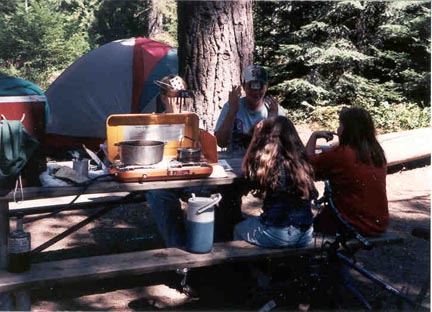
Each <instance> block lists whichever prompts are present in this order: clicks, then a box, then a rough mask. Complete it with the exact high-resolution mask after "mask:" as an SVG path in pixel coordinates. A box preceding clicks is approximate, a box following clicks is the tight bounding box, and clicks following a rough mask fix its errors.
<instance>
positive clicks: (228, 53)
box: [178, 0, 254, 131]
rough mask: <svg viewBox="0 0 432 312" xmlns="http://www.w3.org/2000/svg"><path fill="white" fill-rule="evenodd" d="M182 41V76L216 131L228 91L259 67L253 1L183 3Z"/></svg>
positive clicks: (206, 123) (198, 108)
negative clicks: (252, 66) (244, 74)
mask: <svg viewBox="0 0 432 312" xmlns="http://www.w3.org/2000/svg"><path fill="white" fill-rule="evenodd" d="M178 41H179V49H178V57H179V73H180V75H182V76H183V77H184V79H185V80H186V82H187V83H188V86H189V88H190V89H191V90H193V91H194V92H193V95H194V109H195V112H196V113H198V115H199V116H200V118H201V119H202V120H203V123H204V127H205V128H206V129H207V130H209V131H213V129H214V126H215V123H216V120H217V117H218V116H219V112H220V109H221V108H222V106H223V104H224V103H225V102H226V101H227V100H228V92H229V91H230V90H231V88H232V86H233V85H239V84H240V83H241V74H242V71H243V69H244V68H246V67H247V66H248V65H250V64H252V62H253V50H254V33H253V20H252V1H250V0H237V1H179V2H178Z"/></svg>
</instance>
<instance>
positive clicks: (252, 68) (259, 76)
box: [243, 65, 268, 89]
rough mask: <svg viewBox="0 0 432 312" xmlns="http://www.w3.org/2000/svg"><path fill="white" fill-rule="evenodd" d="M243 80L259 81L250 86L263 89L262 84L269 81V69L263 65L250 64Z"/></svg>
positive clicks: (248, 81)
mask: <svg viewBox="0 0 432 312" xmlns="http://www.w3.org/2000/svg"><path fill="white" fill-rule="evenodd" d="M243 81H244V82H245V83H251V82H259V83H252V84H250V87H251V88H252V89H261V87H262V86H261V84H263V83H267V82H268V75H267V71H266V70H265V68H264V67H262V66H259V65H249V66H248V67H246V69H245V71H244V73H243Z"/></svg>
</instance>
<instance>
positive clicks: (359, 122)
mask: <svg viewBox="0 0 432 312" xmlns="http://www.w3.org/2000/svg"><path fill="white" fill-rule="evenodd" d="M339 121H340V123H341V124H342V126H343V130H342V135H341V136H340V138H339V143H340V145H348V146H350V147H351V148H352V149H354V150H355V152H356V156H357V160H358V161H360V162H362V163H365V164H370V163H371V162H372V163H373V164H374V165H375V166H376V167H382V166H384V165H386V164H387V160H386V157H385V154H384V150H383V149H382V147H381V145H380V144H379V143H378V140H377V139H376V131H375V126H374V123H373V120H372V117H371V115H370V114H369V112H368V111H367V110H365V109H363V108H360V107H351V108H343V109H342V111H341V113H340V115H339Z"/></svg>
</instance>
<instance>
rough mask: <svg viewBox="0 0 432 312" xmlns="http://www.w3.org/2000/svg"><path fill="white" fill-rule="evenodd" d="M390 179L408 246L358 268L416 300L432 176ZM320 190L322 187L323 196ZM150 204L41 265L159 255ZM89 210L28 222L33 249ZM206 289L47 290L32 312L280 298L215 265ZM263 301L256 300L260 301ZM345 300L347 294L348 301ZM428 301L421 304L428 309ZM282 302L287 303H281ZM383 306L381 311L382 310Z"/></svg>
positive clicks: (158, 283) (160, 280) (72, 241)
mask: <svg viewBox="0 0 432 312" xmlns="http://www.w3.org/2000/svg"><path fill="white" fill-rule="evenodd" d="M393 171H394V172H392V173H391V174H389V175H388V178H387V191H388V198H389V206H390V215H391V224H390V229H391V230H392V231H395V232H398V233H399V234H400V235H401V236H402V237H403V238H404V239H405V240H404V244H403V245H395V246H386V247H380V248H376V249H373V250H371V251H362V252H359V253H357V261H358V263H359V264H360V265H362V266H364V267H365V268H367V269H368V270H370V271H371V272H373V273H375V274H377V276H379V277H380V278H382V279H384V280H386V281H388V282H389V283H391V284H392V285H393V286H394V287H395V288H397V289H400V290H403V291H404V292H405V293H407V294H409V295H410V296H412V297H416V296H417V295H418V294H419V292H420V289H421V287H422V286H427V294H429V288H428V287H429V285H430V243H429V241H427V240H424V239H421V238H418V237H414V236H412V235H411V231H412V230H413V229H414V228H417V227H427V228H430V208H431V202H430V195H431V184H430V181H431V178H432V177H431V171H430V165H429V164H420V165H418V164H417V167H415V168H402V167H400V168H397V169H395V170H393ZM322 186H323V185H322V184H320V183H318V188H319V189H320V190H322V189H323V187H322ZM144 206H145V204H139V205H138V204H135V205H128V206H120V207H117V208H115V209H114V210H113V211H111V212H110V213H109V214H107V215H105V216H104V217H102V218H100V219H98V220H96V221H94V222H92V223H90V224H88V225H87V226H85V227H84V228H82V229H80V230H79V231H77V232H75V233H73V234H72V235H70V236H68V237H67V238H66V239H63V240H61V241H60V242H58V243H56V244H55V245H53V246H51V247H50V248H48V249H47V250H45V251H44V252H43V253H42V254H41V256H40V258H39V259H36V261H39V260H43V259H55V258H68V257H75V256H78V255H80V256H82V255H92V254H97V253H104V252H108V251H114V252H118V251H127V250H137V249H143V248H157V247H160V246H161V242H160V240H159V238H158V236H157V234H156V232H155V231H154V225H153V223H152V220H151V217H150V216H149V212H148V209H145V207H144ZM243 206H244V213H245V214H253V215H256V214H259V207H260V205H259V202H258V201H257V200H255V199H254V198H253V197H251V196H248V197H245V198H244V205H243ZM89 213H91V212H89V210H86V211H84V210H77V211H69V212H63V213H60V214H58V215H57V216H56V217H55V218H45V219H42V220H39V221H36V222H32V223H28V224H26V226H25V230H26V231H30V232H31V233H32V246H33V248H34V247H36V246H39V245H40V244H42V243H43V242H44V241H46V240H47V239H49V238H51V237H52V236H53V235H54V234H55V233H60V232H62V231H64V230H65V229H67V228H68V227H69V226H70V225H71V224H75V223H77V222H79V221H81V220H83V219H84V218H85V217H86V216H87V215H88V214H89ZM194 274H195V277H198V279H199V283H198V285H200V287H199V289H198V290H199V297H198V298H191V297H188V296H186V295H184V294H182V293H179V292H178V291H176V290H175V289H174V287H175V286H176V285H178V284H179V282H180V277H179V275H177V274H175V272H167V273H163V274H162V273H159V274H149V275H145V276H141V277H137V278H127V279H124V280H115V281H104V282H103V283H99V284H90V283H87V282H86V281H82V283H80V284H79V285H72V286H68V287H64V288H56V289H43V290H41V291H37V292H34V293H32V302H33V306H32V309H33V310H39V311H78V310H79V311H99V310H112V311H114V310H115V311H153V310H171V311H173V310H182V311H185V310H195V311H204V310H205V311H210V310H218V311H220V310H231V311H244V310H252V311H257V310H258V309H259V308H260V307H261V306H262V305H263V304H265V303H266V302H268V301H269V300H271V299H276V297H275V296H277V294H276V293H268V294H261V296H255V298H252V299H253V300H249V299H251V298H250V295H251V293H250V292H248V290H250V284H247V283H246V282H245V280H244V276H243V275H242V274H240V273H238V272H237V270H236V269H235V268H233V267H229V266H216V267H210V268H204V269H199V270H198V269H197V270H196V271H195V273H194ZM353 281H354V282H355V283H356V285H358V286H359V289H361V291H362V292H364V294H365V295H366V297H367V298H368V299H369V301H370V302H371V303H373V304H376V305H377V306H378V307H379V308H380V309H387V310H388V309H391V308H393V307H395V306H396V305H397V303H395V302H394V299H393V298H392V297H391V296H389V295H388V294H387V293H386V292H384V291H382V290H380V288H379V287H377V286H375V285H373V284H372V283H371V282H370V281H368V280H365V279H364V278H361V277H359V276H357V275H353ZM255 295H256V294H255ZM344 296H345V295H344ZM345 299H346V300H344V301H346V302H344V306H343V307H342V310H350V311H352V310H356V311H357V310H360V309H361V308H362V306H361V305H359V303H358V302H357V301H356V300H355V299H353V298H351V299H350V297H349V295H346V298H345ZM429 300H430V298H429V295H427V296H426V298H425V299H424V300H423V301H422V304H423V305H424V306H425V307H427V308H429V306H430V305H429ZM276 302H277V306H276V308H275V309H274V311H287V310H289V308H288V305H286V302H285V301H278V300H276ZM279 302H282V303H279ZM375 307H376V306H375ZM408 310H409V309H408Z"/></svg>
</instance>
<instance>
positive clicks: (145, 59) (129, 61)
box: [46, 38, 178, 146]
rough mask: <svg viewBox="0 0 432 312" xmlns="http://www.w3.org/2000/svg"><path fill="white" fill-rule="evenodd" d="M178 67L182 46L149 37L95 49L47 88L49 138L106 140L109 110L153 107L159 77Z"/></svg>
mask: <svg viewBox="0 0 432 312" xmlns="http://www.w3.org/2000/svg"><path fill="white" fill-rule="evenodd" d="M177 69H178V61H177V50H176V49H175V48H173V47H170V46H168V45H166V44H164V43H160V42H156V41H153V40H151V39H148V38H130V39H123V40H116V41H113V42H110V43H108V44H105V45H102V46H100V47H98V48H96V49H94V50H92V51H90V52H89V53H87V54H85V55H84V56H82V57H81V58H79V59H78V60H77V61H75V62H74V63H73V64H72V65H71V66H69V67H68V68H67V69H66V70H65V71H64V72H63V73H62V74H61V75H60V76H59V77H58V78H57V79H56V80H55V81H54V82H53V83H52V84H51V85H50V87H49V88H48V90H47V91H46V96H47V99H48V103H49V106H50V117H49V120H48V122H47V125H46V132H47V143H48V144H51V145H59V144H60V145H61V146H63V145H66V144H70V143H71V142H75V143H79V142H81V143H85V142H87V143H88V142H89V141H91V140H93V142H94V141H95V140H96V141H99V142H102V141H103V140H104V139H105V137H106V125H105V123H106V119H107V117H108V116H109V115H111V114H128V113H151V112H153V110H154V108H152V107H149V106H148V103H149V102H150V101H151V99H152V98H153V97H154V96H156V95H157V94H158V92H159V88H158V86H156V85H155V84H154V83H153V81H154V80H158V79H161V78H162V77H164V76H166V75H168V74H171V73H177ZM59 138H61V139H60V140H59ZM68 142H69V143H68ZM91 145H92V144H90V146H91Z"/></svg>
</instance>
